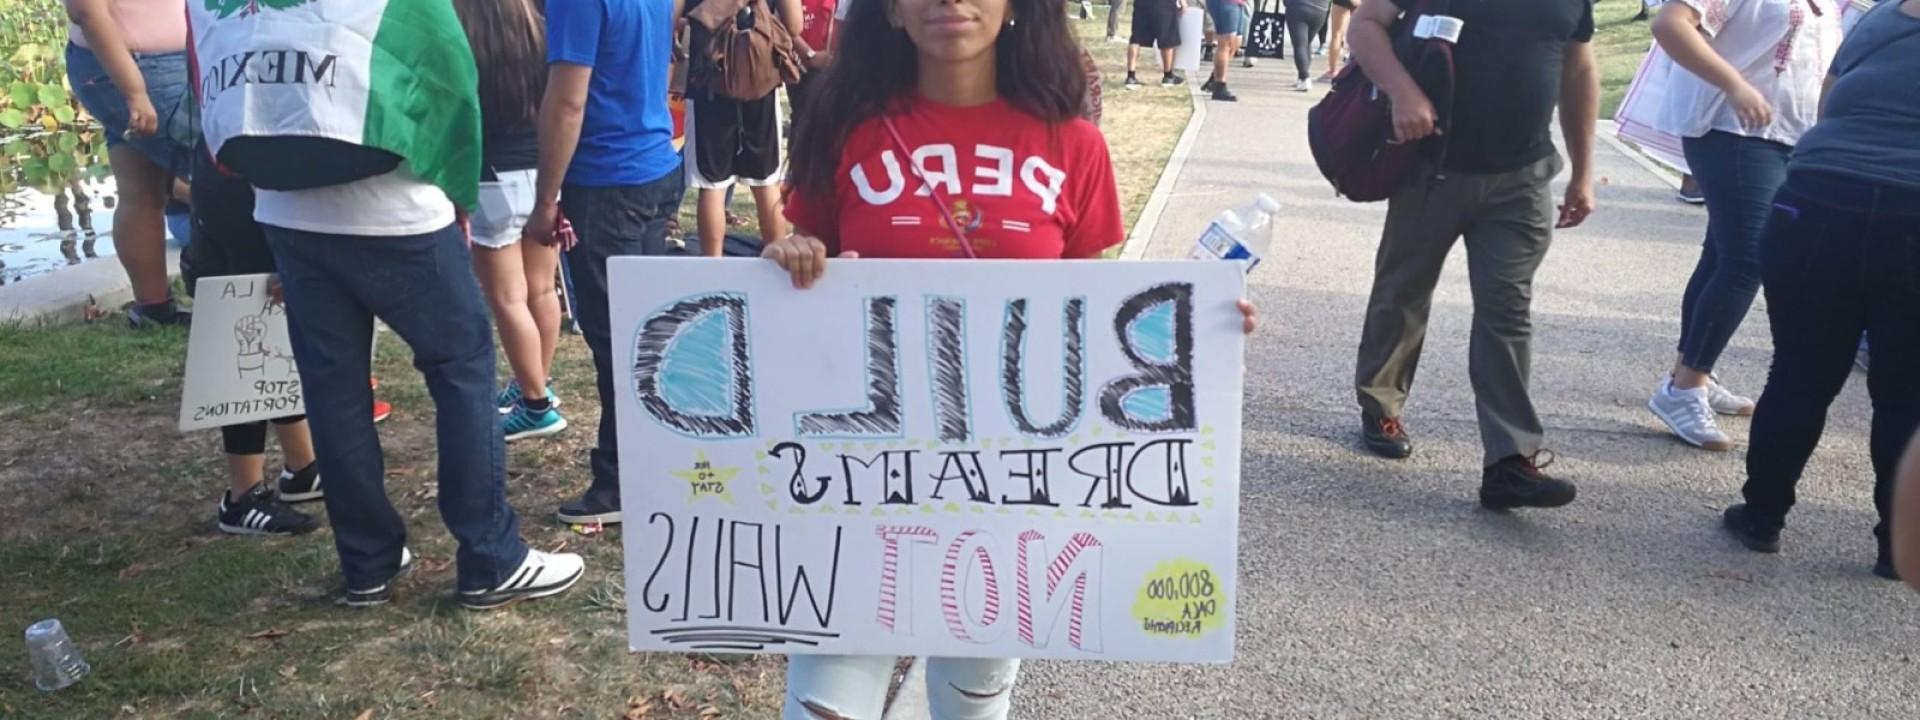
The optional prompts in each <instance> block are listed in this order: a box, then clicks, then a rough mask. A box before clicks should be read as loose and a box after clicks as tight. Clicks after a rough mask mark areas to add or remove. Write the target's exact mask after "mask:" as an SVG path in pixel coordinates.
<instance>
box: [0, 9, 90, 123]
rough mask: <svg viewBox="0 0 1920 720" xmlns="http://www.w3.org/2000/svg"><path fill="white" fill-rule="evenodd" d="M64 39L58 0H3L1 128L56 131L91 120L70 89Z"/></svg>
mask: <svg viewBox="0 0 1920 720" xmlns="http://www.w3.org/2000/svg"><path fill="white" fill-rule="evenodd" d="M66 42H67V13H66V10H65V9H64V8H63V7H62V6H61V4H60V2H59V0H0V58H4V59H0V88H4V89H5V92H4V93H0V127H4V128H6V129H8V130H20V129H40V130H46V131H48V132H53V131H57V130H60V129H62V128H69V127H72V126H74V125H75V124H76V123H84V124H89V125H90V124H91V121H90V120H88V119H86V117H85V113H83V112H81V110H80V105H79V102H78V101H77V100H75V99H74V97H73V93H71V92H69V91H68V89H67V67H66V56H65V53H64V52H62V48H64V47H65V46H66Z"/></svg>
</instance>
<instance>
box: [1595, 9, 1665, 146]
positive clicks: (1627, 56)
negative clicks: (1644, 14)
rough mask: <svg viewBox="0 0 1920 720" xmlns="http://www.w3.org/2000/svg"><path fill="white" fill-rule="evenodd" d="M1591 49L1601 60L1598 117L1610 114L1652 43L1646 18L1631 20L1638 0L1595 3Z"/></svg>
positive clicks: (1624, 93) (1636, 10)
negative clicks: (1643, 19)
mask: <svg viewBox="0 0 1920 720" xmlns="http://www.w3.org/2000/svg"><path fill="white" fill-rule="evenodd" d="M1593 12H1594V17H1593V20H1594V36H1593V52H1594V55H1595V56H1596V57H1597V58H1598V60H1599V64H1600V117H1602V118H1610V117H1613V113H1614V111H1615V110H1616V109H1618V108H1619V107H1620V100H1621V98H1623V97H1625V96H1626V94H1627V85H1628V84H1629V83H1632V82H1633V74H1634V73H1635V72H1636V71H1638V70H1639V69H1640V60H1641V59H1642V58H1644V57H1646V54H1647V49H1648V48H1650V47H1652V46H1653V34H1652V31H1651V30H1649V29H1648V28H1647V23H1646V22H1645V21H1640V20H1634V19H1633V18H1634V16H1635V15H1638V14H1639V13H1640V0H1600V2H1599V3H1598V4H1596V5H1595V6H1594V11H1593Z"/></svg>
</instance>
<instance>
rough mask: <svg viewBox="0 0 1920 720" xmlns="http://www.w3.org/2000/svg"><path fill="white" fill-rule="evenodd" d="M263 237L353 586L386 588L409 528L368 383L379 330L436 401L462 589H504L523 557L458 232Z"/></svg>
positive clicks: (474, 291) (270, 232) (469, 265)
mask: <svg viewBox="0 0 1920 720" xmlns="http://www.w3.org/2000/svg"><path fill="white" fill-rule="evenodd" d="M265 229H266V232H267V241H268V243H269V244H271V245H272V246H273V254H274V258H275V259H276V260H277V261H278V263H279V269H280V280H281V283H282V285H283V286H284V287H285V289H286V299H287V328H288V335H289V337H290V339H291V340H292V341H293V356H294V361H295V362H296V363H297V364H298V366H299V368H300V380H301V383H302V385H304V386H305V388H304V389H305V395H306V400H307V418H308V420H309V421H310V423H311V426H312V428H313V445H314V451H315V453H316V455H317V456H318V458H319V461H320V467H321V468H324V471H325V473H326V477H327V496H326V502H327V518H328V519H329V520H331V521H332V523H333V532H334V544H335V546H336V547H338V549H339V551H340V568H341V570H342V572H343V573H344V574H345V575H346V579H347V587H350V588H367V587H374V586H377V585H379V584H381V583H384V582H387V581H388V580H389V579H391V578H392V577H393V575H394V573H396V572H398V570H399V568H400V550H401V548H403V547H405V546H406V542H407V525H406V522H405V521H404V520H402V519H401V517H400V514H399V513H398V512H395V511H394V509H393V503H392V502H390V501H389V500H388V499H387V489H386V462H385V459H384V458H383V457H382V455H381V451H380V434H379V433H378V432H377V431H375V430H374V427H373V390H372V388H370V387H368V384H367V379H368V377H369V376H370V374H371V371H372V367H371V355H372V353H373V320H374V318H376V317H377V318H379V319H380V320H381V321H382V322H385V323H386V324H387V327H390V328H392V329H393V331H394V332H395V333H396V334H398V335H399V336H400V339H401V340H404V341H406V343H407V345H408V346H409V347H411V348H412V349H413V366H414V367H415V368H418V369H419V370H420V374H421V375H423V376H425V378H426V381H427V391H428V392H429V393H431V394H432V395H433V404H434V411H435V426H436V427H435V430H436V433H437V435H438V438H439V457H440V467H439V476H440V477H439V483H440V518H441V520H443V521H445V522H446V524H447V529H448V530H449V531H451V532H452V534H453V537H454V539H455V540H457V541H459V543H460V551H459V553H458V554H457V555H456V561H457V567H458V570H459V577H460V580H459V589H460V590H461V591H469V590H484V589H487V588H492V587H495V586H497V585H500V584H501V583H503V582H505V581H506V579H507V576H508V574H509V573H512V572H513V571H514V570H516V569H518V568H519V567H520V563H521V561H523V560H525V559H526V555H527V546H526V545H525V544H524V543H522V542H521V541H520V521H519V519H518V518H517V517H516V516H515V515H514V512H513V508H512V507H511V506H509V505H507V453H506V444H505V440H504V438H503V436H502V434H501V429H500V414H499V410H498V408H497V407H496V406H495V405H494V403H493V390H494V388H493V380H494V353H493V327H492V326H491V325H490V324H489V322H488V320H487V306H486V302H485V301H484V300H482V299H481V295H480V283H479V281H478V280H476V279H475V278H474V275H473V259H472V257H471V256H470V255H469V254H468V252H467V246H466V239H465V237H464V235H463V234H462V233H461V231H460V228H459V227H458V226H448V227H447V228H446V229H443V230H440V231H438V232H433V233H428V234H426V235H411V236H401V237H360V236H352V235H324V234H319V233H310V232H303V231H300V230H290V229H287V228H281V227H274V226H272V225H267V226H265Z"/></svg>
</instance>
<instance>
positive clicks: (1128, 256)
mask: <svg viewBox="0 0 1920 720" xmlns="http://www.w3.org/2000/svg"><path fill="white" fill-rule="evenodd" d="M1187 97H1188V98H1189V101H1190V102H1192V103H1193V114H1191V115H1188V116H1187V127H1186V129H1184V130H1181V131H1180V140H1179V142H1176V143H1174V145H1173V155H1172V156H1170V157H1168V158H1167V166H1166V167H1165V168H1162V169H1161V170H1160V180H1159V181H1158V182H1156V183H1154V185H1153V194H1152V195H1149V196H1147V206H1146V207H1144V208H1141V210H1140V219H1139V220H1136V221H1134V223H1133V231H1132V232H1130V233H1127V241H1126V243H1125V244H1123V245H1121V246H1120V259H1121V260H1139V259H1142V258H1144V257H1146V255H1147V248H1148V247H1149V246H1151V245H1152V244H1153V233H1154V231H1156V230H1158V229H1159V228H1160V215H1161V213H1163V212H1165V211H1166V209H1167V201H1168V200H1169V199H1170V198H1172V196H1173V185H1174V183H1175V182H1176V181H1178V180H1179V179H1180V173H1181V171H1183V170H1185V169H1186V167H1187V156H1189V155H1191V154H1192V153H1193V145H1194V143H1195V142H1196V141H1198V140H1199V139H1200V126H1202V125H1204V124H1206V122H1207V103H1206V101H1205V100H1203V99H1202V98H1201V96H1200V94H1199V93H1195V92H1189V93H1188V94H1187Z"/></svg>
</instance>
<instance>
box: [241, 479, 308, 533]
mask: <svg viewBox="0 0 1920 720" xmlns="http://www.w3.org/2000/svg"><path fill="white" fill-rule="evenodd" d="M219 522H220V532H223V533H226V534H228V535H304V534H306V533H310V532H313V530H314V529H315V528H318V527H320V522H319V521H317V520H314V519H313V516H311V515H308V514H306V513H303V512H300V511H299V510H295V509H293V508H292V507H289V506H288V505H287V504H286V503H284V502H281V501H280V498H277V497H274V495H273V491H272V490H269V489H267V486H266V484H265V483H262V484H259V485H255V486H253V490H250V491H248V492H247V494H246V495H242V496H240V497H239V498H238V499H235V498H232V497H228V493H221V494H220V521H219Z"/></svg>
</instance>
